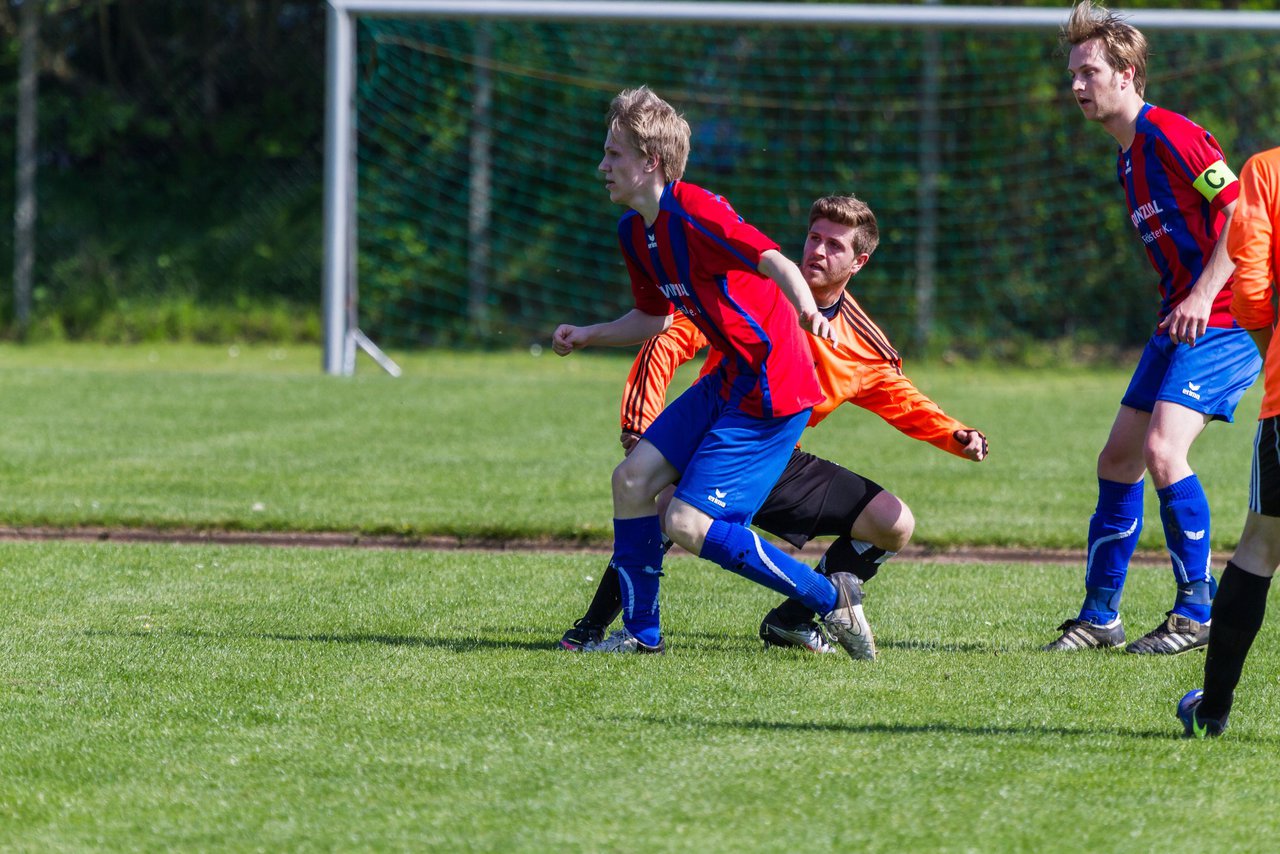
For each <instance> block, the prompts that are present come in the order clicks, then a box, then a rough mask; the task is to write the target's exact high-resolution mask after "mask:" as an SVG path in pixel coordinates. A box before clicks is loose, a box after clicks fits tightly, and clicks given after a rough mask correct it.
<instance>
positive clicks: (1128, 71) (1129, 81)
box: [1120, 65, 1138, 87]
mask: <svg viewBox="0 0 1280 854" xmlns="http://www.w3.org/2000/svg"><path fill="white" fill-rule="evenodd" d="M1137 73H1138V70H1137V69H1136V68H1134V67H1133V66H1132V65H1126V66H1125V67H1124V70H1123V71H1121V72H1120V85H1121V86H1122V87H1129V86H1132V85H1133V78H1134V76H1135V75H1137Z"/></svg>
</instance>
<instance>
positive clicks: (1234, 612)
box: [1200, 562, 1271, 719]
mask: <svg viewBox="0 0 1280 854" xmlns="http://www.w3.org/2000/svg"><path fill="white" fill-rule="evenodd" d="M1270 589H1271V579H1270V578H1263V577H1262V576H1260V575H1254V574H1253V573H1251V572H1245V571H1244V570H1243V569H1241V568H1240V567H1238V566H1236V565H1235V564H1234V563H1231V562H1228V563H1227V568H1226V569H1225V570H1224V571H1223V573H1222V582H1221V583H1220V584H1219V585H1218V595H1217V596H1216V597H1214V600H1213V610H1212V612H1211V614H1210V620H1211V621H1212V622H1210V624H1209V650H1208V653H1207V654H1206V656H1205V660H1204V699H1203V700H1201V701H1200V717H1201V718H1218V719H1220V718H1222V717H1223V716H1224V715H1226V713H1227V712H1229V711H1231V700H1232V695H1233V693H1234V691H1235V688H1236V684H1237V683H1238V682H1239V681H1240V671H1241V670H1242V669H1243V668H1244V659H1245V656H1247V655H1248V654H1249V647H1251V646H1253V639H1254V638H1255V637H1256V636H1257V634H1258V629H1260V628H1262V618H1263V616H1264V615H1265V614H1266V610H1267V591H1268V590H1270Z"/></svg>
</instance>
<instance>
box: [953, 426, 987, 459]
mask: <svg viewBox="0 0 1280 854" xmlns="http://www.w3.org/2000/svg"><path fill="white" fill-rule="evenodd" d="M951 435H952V436H953V437H954V438H955V440H956V441H957V442H959V443H960V444H961V445H964V448H963V449H962V450H963V453H964V455H965V456H966V457H968V458H969V459H971V460H973V461H974V462H975V463H980V462H982V461H983V460H984V459H986V458H987V437H986V436H984V435H982V432H981V431H979V430H957V431H956V432H954V433H952V434H951Z"/></svg>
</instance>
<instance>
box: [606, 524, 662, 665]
mask: <svg viewBox="0 0 1280 854" xmlns="http://www.w3.org/2000/svg"><path fill="white" fill-rule="evenodd" d="M662 555H663V549H662V527H661V525H659V523H658V517H657V516H642V517H640V518H639V519H614V520H613V565H614V567H615V568H617V570H618V587H619V591H620V592H621V594H622V624H623V625H624V626H626V627H627V630H628V631H630V632H631V634H633V635H635V636H636V637H637V638H639V640H640V642H641V643H643V644H646V645H648V646H657V644H658V641H659V640H661V639H662V629H661V623H660V619H659V612H658V579H659V578H661V577H662Z"/></svg>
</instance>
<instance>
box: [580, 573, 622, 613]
mask: <svg viewBox="0 0 1280 854" xmlns="http://www.w3.org/2000/svg"><path fill="white" fill-rule="evenodd" d="M621 613H622V588H621V585H619V583H618V570H617V569H616V568H615V567H614V565H613V561H609V566H608V567H607V568H606V569H605V571H604V575H603V576H601V577H600V586H599V587H597V588H596V595H595V597H594V598H592V600H591V604H590V605H589V606H587V614H586V616H584V617H583V618H582V621H583V622H584V623H587V624H588V625H592V626H599V627H600V628H602V629H604V628H608V626H609V625H610V624H611V623H612V622H613V621H614V620H616V619H618V615H619V614H621Z"/></svg>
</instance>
